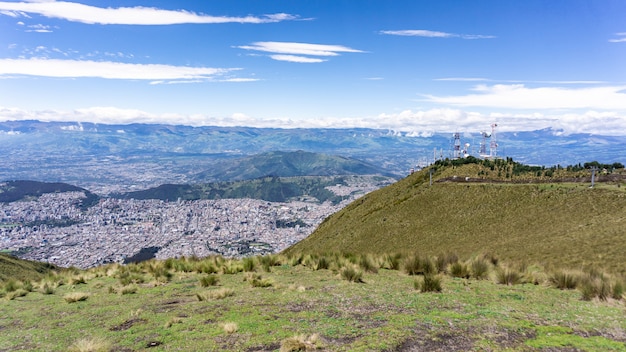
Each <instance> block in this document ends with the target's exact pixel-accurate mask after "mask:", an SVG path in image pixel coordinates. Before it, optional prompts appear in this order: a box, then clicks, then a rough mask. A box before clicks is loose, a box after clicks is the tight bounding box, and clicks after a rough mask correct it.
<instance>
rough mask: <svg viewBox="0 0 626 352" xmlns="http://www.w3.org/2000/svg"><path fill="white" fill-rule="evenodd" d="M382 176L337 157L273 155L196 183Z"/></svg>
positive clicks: (223, 167) (236, 163)
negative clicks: (294, 177) (301, 177)
mask: <svg viewBox="0 0 626 352" xmlns="http://www.w3.org/2000/svg"><path fill="white" fill-rule="evenodd" d="M376 174H381V175H386V176H394V175H391V174H389V173H388V172H385V170H383V169H382V168H380V167H378V166H375V165H372V164H368V163H366V162H363V161H360V160H356V159H350V158H345V157H342V156H337V155H327V154H320V153H311V152H305V151H302V150H299V151H294V152H283V151H274V152H267V153H262V154H256V155H252V156H249V157H245V158H241V159H237V160H228V161H224V162H221V163H219V164H217V165H215V166H214V167H213V168H212V169H211V170H206V171H204V172H202V173H200V174H198V176H197V178H198V180H217V181H226V180H227V181H240V180H249V179H255V178H260V177H266V176H280V177H293V176H334V175H376Z"/></svg>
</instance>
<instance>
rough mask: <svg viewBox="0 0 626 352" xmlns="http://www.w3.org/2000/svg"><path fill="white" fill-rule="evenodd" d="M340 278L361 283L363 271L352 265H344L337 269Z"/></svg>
mask: <svg viewBox="0 0 626 352" xmlns="http://www.w3.org/2000/svg"><path fill="white" fill-rule="evenodd" d="M339 274H340V275H341V278H342V279H344V280H348V281H350V282H356V283H362V282H363V272H362V271H361V270H359V269H357V268H356V267H355V266H354V265H346V266H345V267H343V268H341V270H340V271H339Z"/></svg>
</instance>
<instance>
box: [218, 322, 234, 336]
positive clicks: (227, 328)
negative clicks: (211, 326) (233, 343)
mask: <svg viewBox="0 0 626 352" xmlns="http://www.w3.org/2000/svg"><path fill="white" fill-rule="evenodd" d="M220 326H221V327H222V329H223V330H224V332H225V333H227V334H229V335H230V334H234V333H236V332H237V330H239V325H237V323H234V322H225V323H222V324H220Z"/></svg>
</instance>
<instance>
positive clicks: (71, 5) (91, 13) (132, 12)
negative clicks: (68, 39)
mask: <svg viewBox="0 0 626 352" xmlns="http://www.w3.org/2000/svg"><path fill="white" fill-rule="evenodd" d="M0 14H2V15H5V16H11V17H15V18H18V17H27V18H28V17H30V16H29V14H36V15H41V16H45V17H50V18H59V19H63V20H67V21H71V22H81V23H86V24H102V25H173V24H184V23H189V24H192V23H197V24H211V23H252V24H259V23H273V22H281V21H290V20H296V19H298V16H296V15H290V14H286V13H276V14H268V15H262V16H245V17H229V16H209V15H205V14H198V13H195V12H191V11H185V10H163V9H158V8H153V7H140V6H137V7H119V8H110V7H107V8H103V7H95V6H89V5H84V4H79V3H75V2H66V1H50V2H48V1H46V2H0Z"/></svg>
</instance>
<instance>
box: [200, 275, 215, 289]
mask: <svg viewBox="0 0 626 352" xmlns="http://www.w3.org/2000/svg"><path fill="white" fill-rule="evenodd" d="M219 282H220V279H219V277H218V276H217V275H214V274H209V275H207V276H203V277H201V278H200V286H202V287H209V286H217V284H218V283H219Z"/></svg>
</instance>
